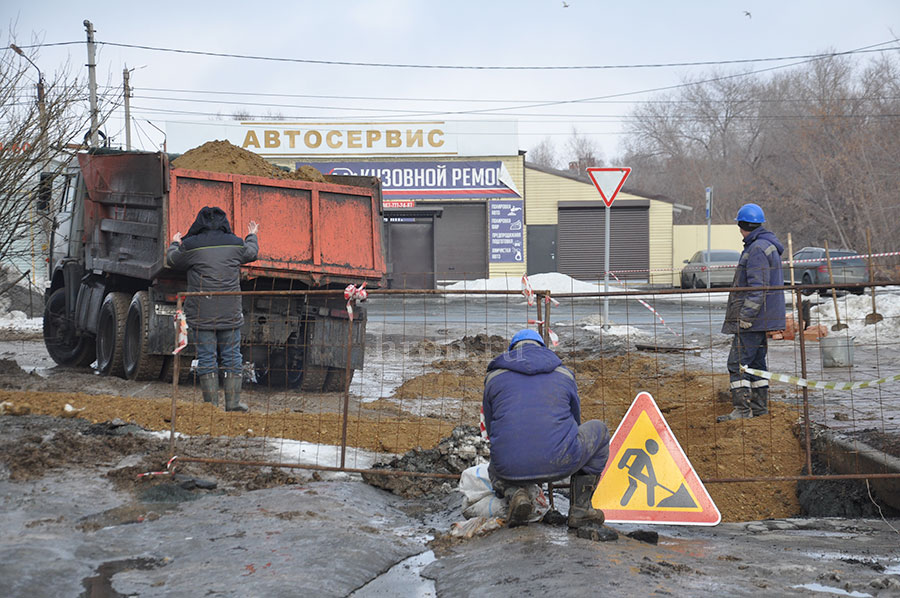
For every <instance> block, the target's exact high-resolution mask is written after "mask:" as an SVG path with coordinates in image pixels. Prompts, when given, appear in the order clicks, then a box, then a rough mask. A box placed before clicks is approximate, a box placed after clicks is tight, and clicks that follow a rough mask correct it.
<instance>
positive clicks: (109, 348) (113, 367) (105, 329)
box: [97, 292, 130, 378]
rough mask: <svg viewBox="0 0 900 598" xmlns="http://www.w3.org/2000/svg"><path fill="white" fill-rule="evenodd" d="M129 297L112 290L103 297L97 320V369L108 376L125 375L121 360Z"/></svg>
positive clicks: (121, 376)
mask: <svg viewBox="0 0 900 598" xmlns="http://www.w3.org/2000/svg"><path fill="white" fill-rule="evenodd" d="M129 299H130V297H129V296H128V295H127V294H126V293H118V292H113V293H110V294H108V295H107V296H106V297H105V298H104V299H103V305H101V306H100V319H99V320H98V322H97V369H98V370H100V373H102V374H106V375H108V376H119V377H120V378H123V377H124V376H125V366H124V364H123V362H122V354H123V353H124V351H123V348H124V345H125V319H126V318H127V317H128V304H129V303H130V301H129Z"/></svg>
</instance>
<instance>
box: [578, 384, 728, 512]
mask: <svg viewBox="0 0 900 598" xmlns="http://www.w3.org/2000/svg"><path fill="white" fill-rule="evenodd" d="M592 504H593V506H594V508H596V509H602V510H603V513H604V515H605V516H606V520H607V521H610V522H615V523H661V524H669V525H716V524H718V523H719V522H720V521H721V520H722V516H721V515H720V514H719V509H718V508H716V505H715V503H713V501H712V498H710V496H709V493H708V492H707V491H706V488H705V487H704V486H703V482H701V481H700V478H699V477H697V473H696V472H695V471H694V468H693V466H692V465H691V463H690V461H688V458H687V455H685V454H684V451H683V450H682V449H681V445H680V444H678V440H677V439H676V438H675V435H674V434H673V433H672V430H671V429H670V428H669V424H668V423H666V419H665V418H664V417H663V415H662V412H660V410H659V407H658V406H657V405H656V401H654V400H653V397H652V396H650V393H647V392H642V393H640V394H638V396H636V397H635V398H634V402H633V403H632V404H631V407H629V408H628V412H627V413H626V414H625V417H624V418H622V423H620V424H619V427H618V428H617V429H616V433H615V434H613V437H612V440H610V443H609V461H607V462H606V467H605V468H604V470H603V474H602V475H601V476H600V484H599V485H598V486H597V490H596V491H595V492H594V497H593V500H592Z"/></svg>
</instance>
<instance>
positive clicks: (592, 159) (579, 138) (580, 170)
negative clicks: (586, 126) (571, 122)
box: [566, 127, 603, 175]
mask: <svg viewBox="0 0 900 598" xmlns="http://www.w3.org/2000/svg"><path fill="white" fill-rule="evenodd" d="M566 153H567V156H568V163H569V170H570V171H572V172H573V173H575V174H580V175H583V174H585V170H587V169H588V168H591V167H594V166H603V152H602V151H601V150H600V148H598V147H597V144H596V143H595V142H594V140H593V139H591V138H590V137H586V136H584V135H582V134H580V133H579V132H578V129H577V128H576V127H572V136H571V137H569V139H568V141H567V142H566Z"/></svg>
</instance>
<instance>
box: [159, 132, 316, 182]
mask: <svg viewBox="0 0 900 598" xmlns="http://www.w3.org/2000/svg"><path fill="white" fill-rule="evenodd" d="M172 166H173V167H175V168H184V169H186V170H205V171H207V172H224V173H227V174H244V175H248V176H261V177H267V178H270V179H291V180H298V181H315V182H319V183H322V182H326V180H327V179H326V177H325V176H324V175H323V174H322V173H320V172H319V171H318V170H316V169H315V168H313V167H312V166H308V165H304V166H301V167H300V169H298V170H296V171H293V172H289V171H286V170H282V169H281V168H278V167H277V166H274V165H272V164H270V163H269V162H266V160H264V159H263V158H262V157H260V156H259V155H257V154H254V153H253V152H250V151H247V150H245V149H242V148H239V147H238V146H236V145H232V144H231V143H229V142H228V141H208V142H206V143H204V144H203V145H201V146H200V147H195V148H193V149H190V150H188V151H186V152H185V153H184V154H182V155H181V156H179V157H178V158H176V159H175V160H173V161H172Z"/></svg>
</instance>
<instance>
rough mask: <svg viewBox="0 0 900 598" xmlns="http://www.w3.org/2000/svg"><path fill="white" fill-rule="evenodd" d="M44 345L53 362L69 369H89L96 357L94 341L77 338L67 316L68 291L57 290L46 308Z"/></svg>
mask: <svg viewBox="0 0 900 598" xmlns="http://www.w3.org/2000/svg"><path fill="white" fill-rule="evenodd" d="M44 345H45V346H46V347H47V353H49V354H50V357H51V358H53V361H55V362H56V363H58V364H59V365H63V366H67V367H87V366H89V365H91V363H93V361H94V359H95V357H96V347H95V345H94V339H93V338H91V337H89V336H77V335H76V334H75V323H74V322H72V321H71V320H70V319H69V318H68V317H67V316H66V289H65V288H61V289H56V290H55V291H53V293H52V294H51V295H50V298H49V299H47V304H46V305H45V306H44Z"/></svg>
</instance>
